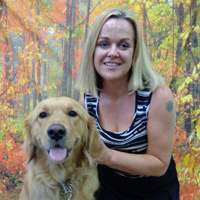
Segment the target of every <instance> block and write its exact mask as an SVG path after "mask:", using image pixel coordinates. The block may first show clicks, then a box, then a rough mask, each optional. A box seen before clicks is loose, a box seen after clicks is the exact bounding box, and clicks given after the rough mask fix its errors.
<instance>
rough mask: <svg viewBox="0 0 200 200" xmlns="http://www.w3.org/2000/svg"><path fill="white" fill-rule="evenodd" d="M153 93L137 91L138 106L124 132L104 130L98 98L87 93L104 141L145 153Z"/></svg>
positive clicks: (136, 176)
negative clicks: (99, 116)
mask: <svg viewBox="0 0 200 200" xmlns="http://www.w3.org/2000/svg"><path fill="white" fill-rule="evenodd" d="M151 95H152V93H150V92H147V91H139V90H138V91H137V92H136V106H135V115H134V117H133V122H132V124H131V126H130V127H129V128H128V130H126V131H124V132H109V131H107V130H104V129H103V128H102V127H101V125H100V123H99V120H98V99H96V98H94V97H93V96H91V95H90V94H85V95H84V98H85V106H86V111H87V113H88V114H90V115H91V116H92V117H94V118H95V121H96V125H97V129H98V131H99V133H100V136H101V139H102V141H103V142H104V143H105V144H106V146H107V147H109V148H111V149H114V150H117V151H123V152H127V153H134V154H145V153H146V149H147V130H146V125H147V114H148V110H149V104H150V100H151ZM113 170H114V171H115V172H116V173H118V174H120V175H122V176H126V177H129V178H142V177H146V176H138V175H133V174H128V173H125V172H122V171H119V170H116V169H113Z"/></svg>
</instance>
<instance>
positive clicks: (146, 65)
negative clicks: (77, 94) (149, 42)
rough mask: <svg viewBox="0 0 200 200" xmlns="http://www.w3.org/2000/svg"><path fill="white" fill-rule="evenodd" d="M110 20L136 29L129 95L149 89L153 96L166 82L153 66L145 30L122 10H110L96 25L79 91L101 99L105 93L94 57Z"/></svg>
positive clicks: (84, 57) (90, 36)
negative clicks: (101, 86) (125, 23)
mask: <svg viewBox="0 0 200 200" xmlns="http://www.w3.org/2000/svg"><path fill="white" fill-rule="evenodd" d="M109 18H116V19H125V20H127V21H129V22H131V24H132V25H133V27H134V29H135V44H136V45H135V51H134V56H133V61H132V66H131V74H130V77H129V81H128V91H129V93H130V94H131V93H133V92H134V91H136V90H138V89H139V90H144V89H148V90H149V91H151V92H153V91H154V90H155V89H156V88H157V87H159V86H161V85H162V84H163V78H162V77H161V76H160V75H159V74H158V73H157V72H156V71H155V70H154V69H153V67H152V66H151V63H150V60H149V58H148V54H147V50H146V46H145V44H144V40H143V37H142V32H141V28H140V25H139V23H138V21H137V18H136V17H135V15H134V13H132V12H130V11H127V10H122V9H120V8H113V9H108V10H106V11H104V12H102V13H101V14H100V15H99V16H98V17H97V18H96V20H95V21H94V23H93V25H92V27H91V29H90V31H89V34H88V36H87V40H86V43H85V47H84V51H83V55H82V60H81V64H80V69H79V72H78V76H77V80H76V88H77V89H78V90H79V91H81V92H84V93H90V94H92V95H93V96H94V97H98V91H99V90H101V89H103V88H100V87H99V85H101V83H100V84H99V82H100V79H99V75H98V74H97V72H96V70H95V67H94V62H93V57H94V51H95V47H96V42H97V39H98V36H99V33H100V31H101V28H102V26H103V24H104V23H105V21H106V20H107V19H109Z"/></svg>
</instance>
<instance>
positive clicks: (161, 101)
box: [150, 85, 175, 114]
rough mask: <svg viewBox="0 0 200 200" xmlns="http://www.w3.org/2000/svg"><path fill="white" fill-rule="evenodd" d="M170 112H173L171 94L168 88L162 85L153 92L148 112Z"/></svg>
mask: <svg viewBox="0 0 200 200" xmlns="http://www.w3.org/2000/svg"><path fill="white" fill-rule="evenodd" d="M172 110H175V109H174V98H173V94H172V92H171V90H170V88H169V87H168V86H166V85H162V86H160V87H158V88H157V89H156V90H155V91H154V92H153V95H152V99H151V109H150V111H151V112H153V113H155V114H156V113H157V114H158V113H162V112H163V113H165V112H164V111H168V112H172Z"/></svg>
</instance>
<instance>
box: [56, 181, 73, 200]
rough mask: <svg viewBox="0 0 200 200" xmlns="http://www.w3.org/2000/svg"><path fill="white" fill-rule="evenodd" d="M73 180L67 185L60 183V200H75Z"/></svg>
mask: <svg viewBox="0 0 200 200" xmlns="http://www.w3.org/2000/svg"><path fill="white" fill-rule="evenodd" d="M72 185H73V180H71V182H70V183H69V184H68V185H66V184H65V183H63V182H61V183H60V197H59V200H73V196H74V194H73V191H72Z"/></svg>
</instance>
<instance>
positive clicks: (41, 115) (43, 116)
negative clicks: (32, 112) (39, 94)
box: [39, 112, 47, 118]
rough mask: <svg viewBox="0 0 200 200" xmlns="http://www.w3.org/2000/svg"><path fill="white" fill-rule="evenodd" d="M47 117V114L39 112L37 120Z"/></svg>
mask: <svg viewBox="0 0 200 200" xmlns="http://www.w3.org/2000/svg"><path fill="white" fill-rule="evenodd" d="M45 117H47V113H46V112H41V113H40V115H39V118H45Z"/></svg>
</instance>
